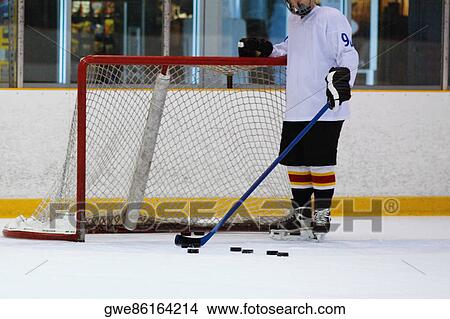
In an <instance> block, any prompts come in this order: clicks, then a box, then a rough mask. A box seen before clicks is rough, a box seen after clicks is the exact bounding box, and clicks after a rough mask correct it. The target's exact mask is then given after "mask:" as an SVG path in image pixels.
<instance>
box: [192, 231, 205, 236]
mask: <svg viewBox="0 0 450 319" xmlns="http://www.w3.org/2000/svg"><path fill="white" fill-rule="evenodd" d="M194 235H195V236H203V235H205V232H204V231H195V232H194Z"/></svg>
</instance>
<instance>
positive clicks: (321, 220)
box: [311, 166, 336, 233]
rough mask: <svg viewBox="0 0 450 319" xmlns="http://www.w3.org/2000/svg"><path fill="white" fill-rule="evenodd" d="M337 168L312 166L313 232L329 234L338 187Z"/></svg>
mask: <svg viewBox="0 0 450 319" xmlns="http://www.w3.org/2000/svg"><path fill="white" fill-rule="evenodd" d="M334 171H335V166H312V167H311V177H312V182H313V188H314V216H313V222H312V226H313V230H314V232H316V233H328V232H329V230H330V221H331V202H332V199H333V195H334V188H335V186H336V175H335V172H334Z"/></svg>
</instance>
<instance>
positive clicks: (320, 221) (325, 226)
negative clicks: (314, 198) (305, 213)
mask: <svg viewBox="0 0 450 319" xmlns="http://www.w3.org/2000/svg"><path fill="white" fill-rule="evenodd" d="M330 212H331V211H330V209H329V208H325V209H316V210H315V212H314V216H313V219H312V230H313V233H314V234H315V237H316V239H317V240H318V241H321V240H323V239H325V235H326V234H327V233H328V232H329V231H330V222H331V217H330Z"/></svg>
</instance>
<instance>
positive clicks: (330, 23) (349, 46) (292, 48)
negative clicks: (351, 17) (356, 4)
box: [271, 6, 359, 121]
mask: <svg viewBox="0 0 450 319" xmlns="http://www.w3.org/2000/svg"><path fill="white" fill-rule="evenodd" d="M284 55H287V59H288V66H287V87H286V95H287V105H286V112H285V121H310V120H311V119H312V118H313V117H314V116H315V115H316V114H317V112H319V110H320V109H321V108H322V107H323V106H324V105H325V103H326V102H327V97H326V82H325V77H326V76H327V74H328V72H329V70H330V68H332V67H338V66H339V67H347V68H349V69H350V71H351V81H350V85H351V86H353V84H354V82H355V78H356V72H357V68H358V63H359V56H358V53H357V52H356V50H355V48H354V46H353V43H352V30H351V27H350V24H349V23H348V21H347V19H346V17H345V16H344V15H343V14H342V13H341V12H340V11H338V10H336V9H334V8H330V7H319V6H316V7H315V8H314V9H313V10H312V11H311V12H310V13H309V14H308V15H307V16H306V17H304V18H303V19H302V18H301V17H300V16H297V15H293V14H290V16H289V19H288V37H287V38H286V40H285V41H284V42H282V43H280V44H276V45H274V50H273V52H272V55H271V56H272V57H278V56H284ZM349 116H350V110H349V103H348V102H344V103H342V105H341V107H340V108H339V109H338V110H337V111H327V112H326V113H325V114H324V115H323V116H322V118H321V119H320V120H321V121H339V120H345V119H347V118H348V117H349Z"/></svg>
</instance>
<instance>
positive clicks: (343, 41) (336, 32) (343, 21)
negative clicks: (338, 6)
mask: <svg viewBox="0 0 450 319" xmlns="http://www.w3.org/2000/svg"><path fill="white" fill-rule="evenodd" d="M327 22H328V23H327V38H328V43H329V44H330V49H331V50H332V51H333V52H334V54H335V59H336V67H345V68H348V69H349V70H350V86H351V87H352V86H353V85H354V83H355V79H356V74H357V72H358V64H359V55H358V52H357V51H356V49H355V47H354V45H353V42H352V28H351V26H350V24H349V23H348V20H347V18H346V17H345V16H344V15H343V14H341V13H338V14H333V15H331V16H329V17H328V21H327Z"/></svg>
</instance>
